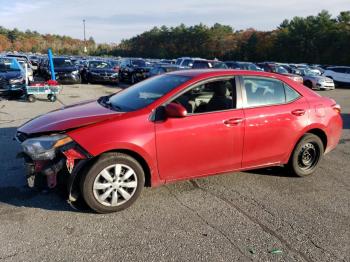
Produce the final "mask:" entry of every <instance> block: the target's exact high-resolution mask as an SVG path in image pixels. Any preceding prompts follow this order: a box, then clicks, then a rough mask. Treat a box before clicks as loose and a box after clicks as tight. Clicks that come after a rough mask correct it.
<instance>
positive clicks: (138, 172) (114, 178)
mask: <svg viewBox="0 0 350 262" xmlns="http://www.w3.org/2000/svg"><path fill="white" fill-rule="evenodd" d="M144 184H145V175H144V171H143V169H142V166H141V165H140V163H139V162H137V161H136V160H135V159H134V158H132V157H131V156H129V155H126V154H122V153H108V154H105V155H103V156H101V157H100V158H99V159H98V161H97V162H96V163H95V164H94V165H92V167H91V168H90V169H89V170H88V172H87V173H86V174H85V175H84V176H83V177H82V180H81V183H80V187H81V188H80V189H81V192H82V195H83V198H84V200H85V202H86V203H87V204H88V206H89V207H90V208H91V209H93V210H94V211H96V212H98V213H111V212H117V211H121V210H123V209H126V208H128V207H129V206H131V205H132V204H133V203H134V202H135V201H136V199H137V198H138V197H139V195H140V193H141V191H142V189H143V187H144Z"/></svg>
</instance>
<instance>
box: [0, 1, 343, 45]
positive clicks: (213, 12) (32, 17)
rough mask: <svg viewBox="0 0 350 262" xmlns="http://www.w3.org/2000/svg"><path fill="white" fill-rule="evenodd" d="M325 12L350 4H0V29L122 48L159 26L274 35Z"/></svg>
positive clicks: (23, 2) (190, 2)
mask: <svg viewBox="0 0 350 262" xmlns="http://www.w3.org/2000/svg"><path fill="white" fill-rule="evenodd" d="M322 9H326V10H329V11H330V12H331V13H332V14H333V15H337V14H338V13H339V12H340V11H343V10H350V2H349V0H333V1H322V2H321V1H316V0H308V1H305V0H289V1H280V0H270V1H258V0H254V1H253V0H246V1H241V0H239V1H236V0H177V1H165V0H148V1H144V0H130V1H122V2H120V1H114V0H98V1H97V0H51V1H44V0H31V1H29V0H0V25H2V26H4V27H8V28H14V27H17V28H19V29H21V30H26V29H30V30H36V31H39V32H41V33H53V34H64V35H70V36H73V37H76V38H80V39H81V38H82V37H83V29H82V20H83V19H84V18H86V20H87V21H86V25H87V35H88V36H93V37H94V38H95V40H96V41H98V42H118V41H120V40H121V39H123V38H128V37H131V36H133V35H136V34H139V33H142V32H143V31H145V30H148V29H150V28H152V27H153V26H160V25H163V24H165V25H167V26H176V25H178V24H180V23H185V24H187V25H192V24H197V23H200V22H203V23H205V24H209V25H211V24H213V23H215V22H220V23H224V24H229V25H231V26H232V27H234V28H235V29H245V28H248V27H254V28H256V29H260V30H270V29H273V28H275V27H276V26H278V25H279V24H280V23H281V22H282V21H283V19H285V18H288V19H290V18H292V17H293V16H307V15H316V14H317V13H318V12H320V11H321V10H322Z"/></svg>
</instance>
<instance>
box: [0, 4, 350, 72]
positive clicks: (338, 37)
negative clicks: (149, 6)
mask: <svg viewBox="0 0 350 262" xmlns="http://www.w3.org/2000/svg"><path fill="white" fill-rule="evenodd" d="M84 45H85V43H84V41H82V40H79V39H73V38H71V37H68V36H59V35H50V34H45V35H43V34H39V33H38V32H36V31H29V30H27V31H25V32H21V31H19V30H17V29H13V30H8V29H5V28H3V27H1V26H0V52H1V51H14V50H15V51H23V52H33V53H35V52H41V53H46V51H47V49H48V48H52V49H53V52H54V53H55V54H67V55H68V54H71V55H78V54H82V53H83V50H84ZM86 45H87V47H88V54H90V55H100V56H104V55H113V56H129V57H145V58H177V57H180V56H192V57H202V58H208V59H213V58H217V59H220V60H242V61H256V62H258V61H280V62H294V63H299V62H306V63H317V64H338V65H350V11H343V12H340V14H339V15H338V16H336V17H332V15H331V14H330V13H329V12H328V11H322V12H320V13H319V14H318V15H316V16H308V17H294V18H293V19H291V20H284V21H283V22H282V23H281V24H280V25H279V26H278V27H277V28H276V29H274V30H271V31H258V30H255V29H253V28H249V29H246V30H234V28H233V27H231V26H229V25H222V24H219V23H217V24H214V25H213V26H207V25H204V24H199V25H194V26H186V25H184V24H181V25H179V26H176V27H167V26H161V27H154V28H153V29H151V30H149V31H146V32H144V33H142V34H140V35H137V36H135V37H132V38H130V39H125V40H122V41H121V43H119V44H98V45H97V44H96V43H95V41H94V39H93V38H90V39H89V40H88V41H87V42H86Z"/></svg>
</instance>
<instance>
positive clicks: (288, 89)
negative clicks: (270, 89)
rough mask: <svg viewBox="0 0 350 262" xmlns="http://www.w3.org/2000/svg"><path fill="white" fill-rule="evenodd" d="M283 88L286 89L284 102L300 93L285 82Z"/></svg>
mask: <svg viewBox="0 0 350 262" xmlns="http://www.w3.org/2000/svg"><path fill="white" fill-rule="evenodd" d="M284 89H285V91H286V102H287V103H288V102H291V101H293V100H295V99H297V98H299V97H300V95H299V93H298V92H297V91H295V90H294V89H293V88H291V87H290V86H287V85H286V84H284Z"/></svg>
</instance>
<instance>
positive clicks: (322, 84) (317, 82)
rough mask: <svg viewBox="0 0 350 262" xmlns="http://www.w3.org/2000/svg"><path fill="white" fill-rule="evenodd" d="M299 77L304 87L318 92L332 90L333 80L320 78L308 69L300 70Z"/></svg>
mask: <svg viewBox="0 0 350 262" xmlns="http://www.w3.org/2000/svg"><path fill="white" fill-rule="evenodd" d="M300 75H301V76H302V77H303V82H304V85H305V86H307V87H309V88H312V89H318V90H332V89H334V82H333V79H331V78H328V77H325V76H321V75H319V74H317V73H315V72H314V71H311V70H309V69H300Z"/></svg>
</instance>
